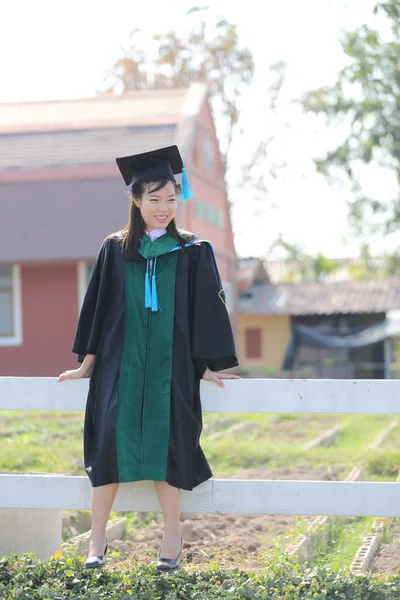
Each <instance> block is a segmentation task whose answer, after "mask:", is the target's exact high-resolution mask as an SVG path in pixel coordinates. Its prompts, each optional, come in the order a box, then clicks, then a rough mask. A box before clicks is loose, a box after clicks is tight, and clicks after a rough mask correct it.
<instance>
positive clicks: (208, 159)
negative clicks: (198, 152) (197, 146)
mask: <svg viewBox="0 0 400 600" xmlns="http://www.w3.org/2000/svg"><path fill="white" fill-rule="evenodd" d="M203 143H204V146H203V147H204V166H205V168H206V170H207V171H211V169H212V166H213V143H212V139H211V135H210V134H209V133H206V134H205V136H204V142H203Z"/></svg>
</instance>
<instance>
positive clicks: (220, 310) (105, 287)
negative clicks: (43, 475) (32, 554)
mask: <svg viewBox="0 0 400 600" xmlns="http://www.w3.org/2000/svg"><path fill="white" fill-rule="evenodd" d="M117 164H118V167H119V169H120V171H121V174H122V176H123V178H124V180H125V182H126V184H127V185H129V186H130V197H131V201H130V207H129V221H128V224H127V225H126V227H125V228H124V229H122V230H121V231H120V232H117V233H115V234H111V235H109V236H108V237H107V238H106V240H105V241H104V243H103V245H102V247H101V249H100V252H99V254H98V257H97V260H96V262H95V264H94V267H93V270H92V274H91V278H90V282H89V285H88V289H87V292H86V295H85V299H84V302H83V306H82V310H81V313H80V317H79V322H78V327H77V332H76V336H75V340H74V344H73V352H75V353H76V354H78V361H79V362H81V366H80V367H79V368H78V369H76V370H71V371H66V372H64V373H62V374H61V375H60V376H59V377H58V379H57V381H60V382H61V381H64V380H66V379H79V378H81V377H90V385H89V394H88V399H87V405H86V413H85V425H84V459H85V469H86V472H87V474H88V476H89V478H90V481H91V483H92V486H93V497H92V530H91V541H90V548H89V551H88V557H87V559H86V563H85V564H86V566H87V567H99V566H103V565H104V564H105V554H106V551H107V542H106V525H107V520H108V517H109V514H110V511H111V508H112V504H113V501H114V498H115V494H116V492H117V489H118V484H119V483H121V482H126V481H138V480H150V481H154V482H155V487H156V491H157V494H158V498H159V502H160V506H161V509H162V512H163V516H164V536H163V541H162V546H161V552H160V557H159V559H158V562H157V568H158V569H160V570H170V569H173V568H177V567H178V566H179V565H180V561H181V553H182V537H181V529H180V519H179V513H180V509H179V490H180V489H181V488H182V489H185V490H192V489H193V488H194V487H195V486H197V485H199V484H200V483H202V482H203V481H205V480H207V479H208V478H210V477H211V476H212V472H211V469H210V467H209V465H208V463H207V460H206V458H205V456H204V454H203V451H202V449H201V447H200V444H199V438H200V433H201V430H202V415H201V405H200V394H199V389H200V379H201V378H203V379H206V380H209V381H213V382H215V383H217V384H218V385H220V386H221V387H224V383H223V381H222V380H223V379H235V378H237V376H236V375H233V374H228V373H225V374H224V373H221V372H220V371H221V370H224V369H228V368H230V367H235V366H237V365H238V361H237V359H236V353H235V347H234V341H233V336H232V331H231V326H230V322H229V317H228V313H227V310H226V306H225V301H224V293H223V290H222V286H221V280H220V277H219V274H218V270H217V266H216V262H215V258H214V253H213V250H212V247H211V245H210V244H209V243H208V242H206V241H204V240H200V239H197V238H196V236H194V235H192V234H190V233H187V232H183V231H180V230H178V229H177V226H176V223H175V214H176V209H177V201H178V197H179V194H180V193H181V191H182V190H181V186H180V185H178V184H177V183H176V180H175V174H178V173H181V172H182V187H183V193H182V199H188V198H189V197H190V188H189V186H188V184H187V179H186V173H185V170H184V168H183V164H182V160H181V157H180V154H179V151H178V148H177V147H176V146H171V147H168V148H162V149H160V150H155V151H152V152H148V153H145V154H140V155H135V156H128V157H123V158H119V159H117Z"/></svg>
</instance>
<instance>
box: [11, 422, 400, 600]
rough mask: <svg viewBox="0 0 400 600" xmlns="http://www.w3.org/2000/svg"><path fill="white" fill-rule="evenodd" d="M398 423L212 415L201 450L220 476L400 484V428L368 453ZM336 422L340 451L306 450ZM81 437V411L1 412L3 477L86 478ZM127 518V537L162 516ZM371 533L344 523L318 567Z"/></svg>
mask: <svg viewBox="0 0 400 600" xmlns="http://www.w3.org/2000/svg"><path fill="white" fill-rule="evenodd" d="M391 420H392V417H391V416H389V415H388V416H386V415H295V414H293V415H288V414H282V415H275V414H266V415H262V414H261V415H260V414H247V415H241V414H240V415H238V414H213V413H207V414H205V415H204V433H203V437H202V446H203V449H204V451H205V454H206V456H207V458H208V460H209V461H210V464H211V466H212V468H213V471H214V473H215V475H216V476H222V477H224V476H225V477H226V476H229V475H231V474H233V475H234V474H235V473H237V472H238V471H246V470H248V469H261V471H262V469H266V470H267V471H268V470H273V469H275V468H279V467H289V468H290V469H292V470H293V473H294V478H295V477H296V469H298V470H302V469H303V470H305V471H307V469H310V470H312V469H321V470H324V471H326V470H328V469H333V470H334V471H335V472H336V473H337V474H339V476H340V477H341V478H342V477H344V476H345V475H346V474H347V473H348V471H349V470H350V467H351V466H352V465H354V464H357V465H359V466H363V467H364V468H365V478H366V479H367V480H373V481H394V480H395V479H396V477H397V474H398V470H399V465H400V427H399V428H398V430H397V429H396V430H395V431H394V432H393V433H392V434H391V436H390V440H391V441H390V443H386V442H385V443H384V444H383V447H382V448H379V449H376V450H370V449H369V448H368V444H370V443H371V442H373V441H374V439H375V437H376V436H377V435H378V433H379V432H380V431H381V430H382V429H384V428H385V427H386V426H387V425H388V423H389V422H390V421H391ZM337 423H341V424H342V429H341V431H340V433H339V436H338V439H337V441H336V443H335V444H334V445H333V446H330V447H320V448H315V449H313V450H305V449H304V446H305V444H306V443H307V442H308V441H310V440H311V439H313V438H314V437H317V436H318V435H320V434H321V433H322V432H323V431H324V430H326V429H329V428H331V427H332V426H333V425H335V424H337ZM82 433H83V413H82V412H39V411H31V412H19V411H15V412H14V411H7V412H6V411H3V412H0V471H3V472H4V471H5V472H13V471H14V472H15V471H21V472H23V471H37V472H54V473H65V474H69V475H84V470H83V457H82ZM118 515H119V513H113V516H118ZM125 516H127V517H128V519H129V523H128V533H129V531H130V532H132V531H136V532H137V531H138V530H140V529H143V528H146V527H148V526H149V525H150V524H151V523H152V522H153V521H154V520H155V519H157V520H158V518H159V514H158V513H125ZM370 526H371V519H366V518H363V519H350V520H348V521H343V520H342V521H337V522H336V523H335V524H334V529H333V534H334V535H333V538H332V539H333V541H332V544H331V545H330V546H329V547H328V548H326V549H324V548H320V552H319V558H318V563H317V564H318V565H320V566H327V565H328V566H329V568H330V569H333V570H336V571H337V570H340V569H342V568H344V567H347V568H348V566H349V564H350V562H351V560H352V558H353V556H354V554H355V552H356V550H357V548H358V546H359V544H360V541H361V540H362V537H363V536H364V535H365V533H366V532H367V531H369V529H370ZM304 527H305V524H304V520H302V519H299V520H298V522H297V527H296V528H295V530H294V531H293V535H295V534H298V533H299V532H301V531H302V529H304ZM0 597H1V595H0ZM243 597H246V596H243ZM249 597H252V596H249ZM295 597H296V596H293V598H295Z"/></svg>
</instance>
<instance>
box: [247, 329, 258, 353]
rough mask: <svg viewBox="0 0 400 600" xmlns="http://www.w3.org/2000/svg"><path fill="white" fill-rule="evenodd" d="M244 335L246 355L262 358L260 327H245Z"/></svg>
mask: <svg viewBox="0 0 400 600" xmlns="http://www.w3.org/2000/svg"><path fill="white" fill-rule="evenodd" d="M245 336H246V339H245V344H246V357H247V358H262V352H261V329H246V331H245Z"/></svg>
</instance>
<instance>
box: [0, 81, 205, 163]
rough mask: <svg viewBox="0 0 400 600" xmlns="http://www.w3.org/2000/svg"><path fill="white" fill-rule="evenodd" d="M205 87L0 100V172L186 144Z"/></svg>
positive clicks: (111, 158)
mask: <svg viewBox="0 0 400 600" xmlns="http://www.w3.org/2000/svg"><path fill="white" fill-rule="evenodd" d="M206 94H207V88H206V86H205V85H203V84H194V85H192V86H190V88H188V89H178V90H174V89H172V90H156V91H150V92H145V91H140V92H128V93H126V94H122V95H120V96H115V95H112V94H104V95H101V96H97V97H94V98H87V99H81V100H59V101H52V102H26V103H16V104H1V105H0V171H10V170H12V171H16V170H31V169H40V168H49V167H58V166H71V165H79V166H82V165H94V164H111V163H113V162H114V160H115V157H116V156H121V155H124V154H125V153H126V154H130V153H140V152H145V151H147V150H150V149H153V148H157V147H159V148H160V147H162V146H164V145H165V146H168V145H170V144H174V143H178V144H179V146H180V148H181V150H182V152H183V155H185V151H186V150H187V148H190V147H191V143H192V136H193V123H194V121H195V119H196V117H197V115H198V114H199V112H200V109H201V107H202V105H203V103H204V100H205V98H206Z"/></svg>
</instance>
